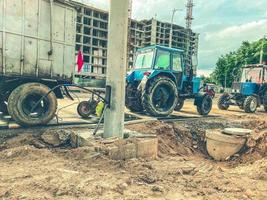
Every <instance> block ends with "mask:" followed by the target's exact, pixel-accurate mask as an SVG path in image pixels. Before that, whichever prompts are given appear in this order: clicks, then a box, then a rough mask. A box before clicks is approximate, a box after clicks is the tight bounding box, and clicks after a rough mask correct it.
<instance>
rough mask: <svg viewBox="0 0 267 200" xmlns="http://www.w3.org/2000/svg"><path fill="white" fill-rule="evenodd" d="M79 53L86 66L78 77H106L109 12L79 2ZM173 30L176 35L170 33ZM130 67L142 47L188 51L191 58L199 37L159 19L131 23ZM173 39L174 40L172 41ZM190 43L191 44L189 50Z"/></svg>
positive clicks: (195, 51) (77, 42) (77, 46)
mask: <svg viewBox="0 0 267 200" xmlns="http://www.w3.org/2000/svg"><path fill="white" fill-rule="evenodd" d="M77 10H78V16H77V36H76V51H77V52H78V51H79V50H81V51H82V53H83V55H84V63H85V64H84V67H83V69H82V72H81V73H78V72H77V73H76V76H78V77H79V76H83V77H92V78H105V74H106V68H107V43H108V17H109V15H108V12H107V11H104V10H101V9H97V8H94V7H91V6H86V5H83V4H78V3H77ZM171 30H173V34H171V35H172V36H170V32H171ZM129 31H130V33H129V48H128V51H129V52H128V59H129V66H128V67H131V66H132V65H133V61H134V53H135V51H136V50H137V49H138V48H142V47H145V46H149V45H153V44H159V45H163V46H169V44H170V42H169V41H170V39H171V40H172V42H171V44H172V47H173V48H180V49H183V50H185V51H186V50H188V52H189V55H192V54H197V51H198V34H196V33H193V32H192V31H189V32H188V30H187V29H185V28H184V27H182V26H179V25H176V24H173V25H171V23H165V22H161V21H158V20H156V19H150V20H141V21H138V20H130V25H129ZM170 37H172V38H170ZM187 44H190V45H189V47H188V48H187V46H188V45H187Z"/></svg>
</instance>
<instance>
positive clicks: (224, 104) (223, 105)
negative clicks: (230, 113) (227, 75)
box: [217, 93, 230, 110]
mask: <svg viewBox="0 0 267 200" xmlns="http://www.w3.org/2000/svg"><path fill="white" fill-rule="evenodd" d="M229 96H230V95H229V94H227V93H224V94H223V95H222V96H220V98H219V100H218V104H217V105H218V108H219V109H220V110H228V108H229V103H228V101H229Z"/></svg>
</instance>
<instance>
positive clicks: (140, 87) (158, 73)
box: [137, 70, 176, 92]
mask: <svg viewBox="0 0 267 200" xmlns="http://www.w3.org/2000/svg"><path fill="white" fill-rule="evenodd" d="M159 76H165V77H167V78H170V79H171V80H172V81H173V82H174V83H175V84H176V77H175V76H174V75H173V74H172V73H168V72H164V71H158V70H154V71H152V72H151V74H150V75H148V76H144V77H143V79H142V81H141V82H140V83H139V85H138V87H137V89H138V90H139V91H141V92H142V91H144V90H145V89H146V88H147V83H148V82H149V81H150V80H153V79H154V78H156V77H159Z"/></svg>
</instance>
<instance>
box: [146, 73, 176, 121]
mask: <svg viewBox="0 0 267 200" xmlns="http://www.w3.org/2000/svg"><path fill="white" fill-rule="evenodd" d="M177 100H178V91H177V88H176V85H175V83H174V82H173V81H172V80H171V79H170V78H168V77H161V76H159V77H156V78H154V79H153V80H151V81H150V82H148V86H147V87H146V89H145V90H144V91H143V94H142V104H143V106H144V108H145V110H146V112H148V113H149V114H150V115H152V116H155V117H165V116H168V115H170V114H171V113H172V112H173V110H174V108H175V106H176V105H177Z"/></svg>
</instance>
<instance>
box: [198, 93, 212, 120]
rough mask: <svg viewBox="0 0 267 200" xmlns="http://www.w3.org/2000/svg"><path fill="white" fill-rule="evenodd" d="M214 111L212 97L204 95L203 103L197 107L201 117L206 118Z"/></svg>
mask: <svg viewBox="0 0 267 200" xmlns="http://www.w3.org/2000/svg"><path fill="white" fill-rule="evenodd" d="M211 109H212V97H211V96H210V95H203V97H202V99H201V102H200V103H199V104H198V105H197V112H198V113H199V114H200V115H203V116H206V115H208V114H209V113H210V111H211Z"/></svg>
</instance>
